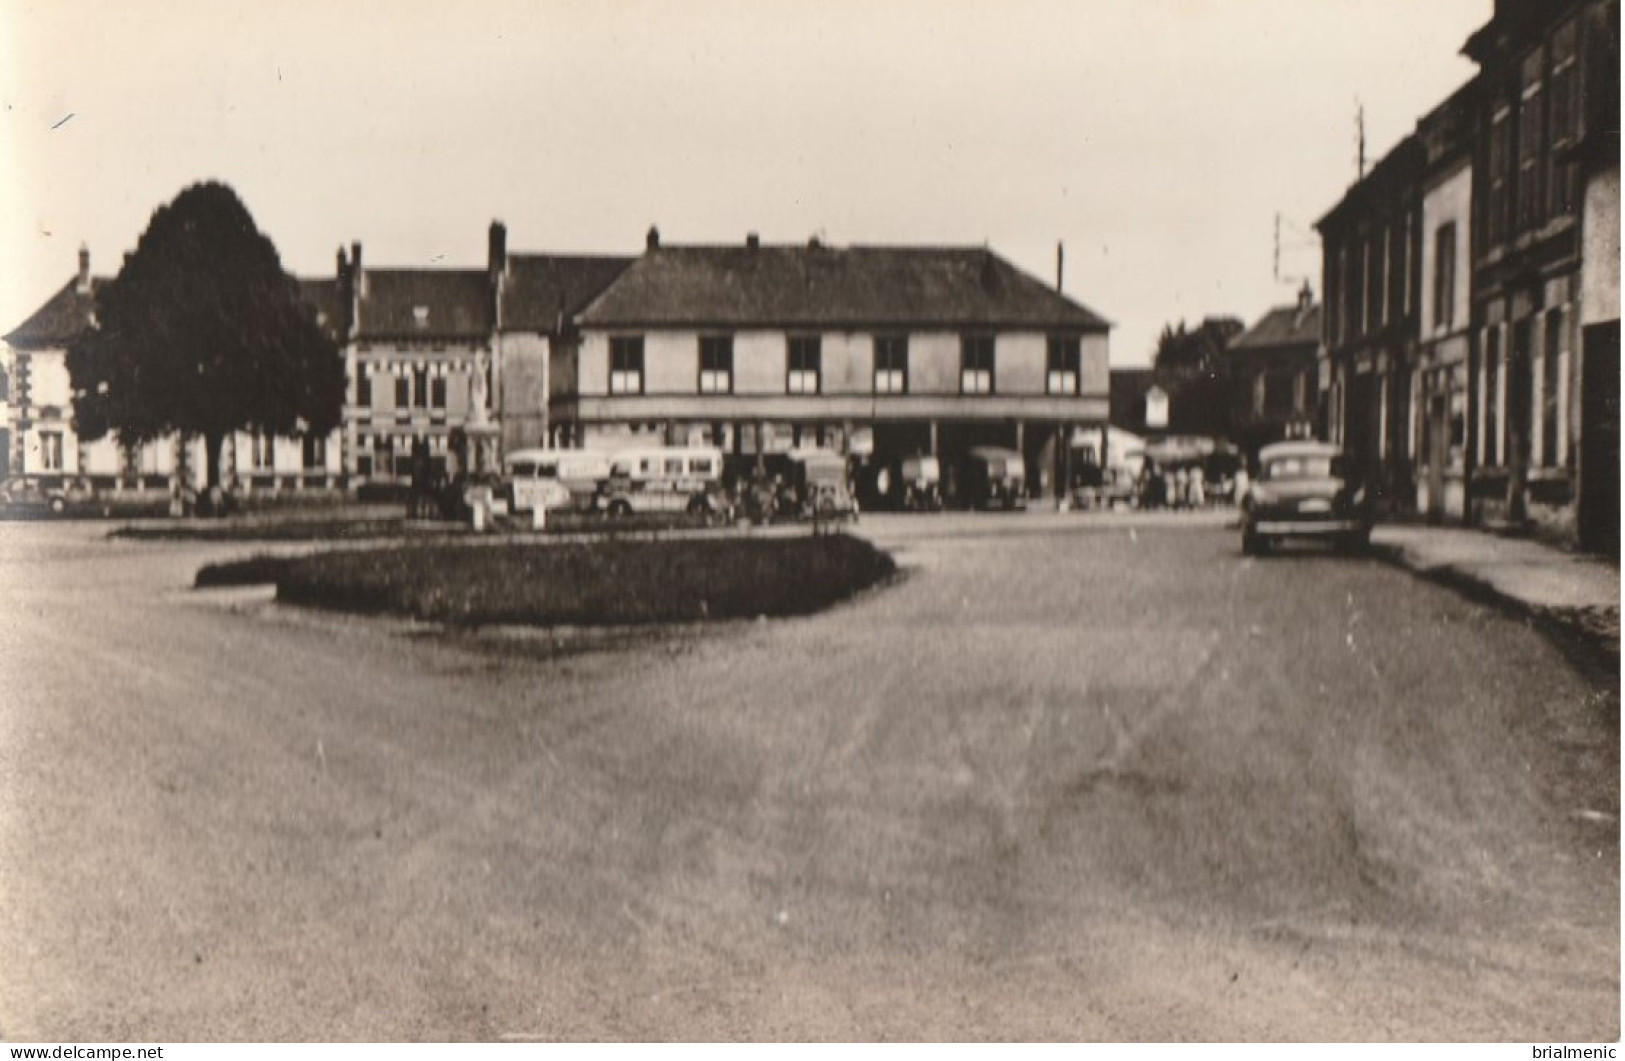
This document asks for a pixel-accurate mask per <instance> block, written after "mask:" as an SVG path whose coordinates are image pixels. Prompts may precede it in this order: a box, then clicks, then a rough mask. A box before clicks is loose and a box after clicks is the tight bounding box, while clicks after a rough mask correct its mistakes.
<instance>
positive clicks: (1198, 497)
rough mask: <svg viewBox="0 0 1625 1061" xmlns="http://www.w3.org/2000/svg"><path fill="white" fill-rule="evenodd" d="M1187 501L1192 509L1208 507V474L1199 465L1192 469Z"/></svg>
mask: <svg viewBox="0 0 1625 1061" xmlns="http://www.w3.org/2000/svg"><path fill="white" fill-rule="evenodd" d="M1187 493H1188V497H1187V499H1186V500H1187V501H1188V502H1189V504H1190V506H1191V507H1192V508H1206V507H1207V474H1206V473H1205V472H1203V471H1202V466H1201V465H1200V464H1198V465H1197V466H1196V467H1194V468H1192V469H1191V476H1190V483H1189V484H1188V486H1187Z"/></svg>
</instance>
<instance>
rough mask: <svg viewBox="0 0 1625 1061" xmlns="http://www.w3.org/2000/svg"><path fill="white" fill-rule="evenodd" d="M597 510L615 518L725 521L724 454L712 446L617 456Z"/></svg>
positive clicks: (645, 449) (644, 449) (665, 448)
mask: <svg viewBox="0 0 1625 1061" xmlns="http://www.w3.org/2000/svg"><path fill="white" fill-rule="evenodd" d="M593 508H594V510H595V511H598V512H604V513H607V514H608V515H611V516H630V515H632V514H633V513H634V512H687V513H688V514H690V515H698V516H705V517H707V518H711V517H715V516H724V515H726V514H727V512H728V503H727V499H726V498H725V496H724V494H723V491H722V451H721V450H720V449H717V448H715V447H713V446H639V447H629V448H626V449H618V450H615V451H613V453H612V454H611V456H610V458H609V474H608V476H607V477H606V478H605V479H604V481H603V482H602V483H600V484H599V487H598V493H597V496H596V497H595V498H594V504H593Z"/></svg>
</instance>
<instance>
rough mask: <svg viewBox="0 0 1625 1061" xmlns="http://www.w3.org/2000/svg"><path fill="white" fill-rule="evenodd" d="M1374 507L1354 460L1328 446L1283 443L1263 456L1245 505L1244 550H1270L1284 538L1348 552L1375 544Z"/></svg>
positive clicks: (1261, 453)
mask: <svg viewBox="0 0 1625 1061" xmlns="http://www.w3.org/2000/svg"><path fill="white" fill-rule="evenodd" d="M1371 523H1372V507H1371V503H1370V498H1369V497H1368V496H1367V494H1366V489H1365V486H1364V485H1363V484H1362V483H1361V482H1360V481H1359V477H1358V476H1357V475H1355V474H1353V473H1352V471H1351V469H1350V462H1349V459H1348V457H1347V456H1346V455H1345V454H1344V453H1343V451H1342V450H1340V449H1339V448H1338V447H1336V446H1334V445H1331V444H1330V443H1326V442H1278V443H1276V444H1274V445H1272V446H1265V447H1264V448H1263V449H1262V450H1260V451H1259V454H1258V476H1257V477H1256V478H1255V479H1253V480H1252V483H1251V485H1250V486H1249V487H1248V489H1247V494H1246V496H1245V497H1243V499H1242V505H1241V548H1242V551H1243V552H1245V553H1247V554H1248V555H1251V556H1256V555H1260V554H1262V553H1265V552H1268V551H1269V548H1270V546H1271V545H1273V544H1274V543H1276V542H1277V541H1280V540H1281V539H1283V538H1319V539H1322V540H1325V541H1331V542H1333V543H1335V544H1338V545H1341V546H1343V547H1344V548H1348V549H1360V548H1364V547H1365V546H1366V545H1367V544H1369V543H1370V541H1371Z"/></svg>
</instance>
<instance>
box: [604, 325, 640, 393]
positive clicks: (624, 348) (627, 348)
mask: <svg viewBox="0 0 1625 1061" xmlns="http://www.w3.org/2000/svg"><path fill="white" fill-rule="evenodd" d="M609 393H611V394H642V393H643V336H641V335H627V336H621V337H620V338H617V339H611V340H610V341H609Z"/></svg>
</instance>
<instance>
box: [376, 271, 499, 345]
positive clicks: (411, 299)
mask: <svg viewBox="0 0 1625 1061" xmlns="http://www.w3.org/2000/svg"><path fill="white" fill-rule="evenodd" d="M362 290H363V292H364V293H363V295H362V298H361V313H360V318H361V319H360V326H359V328H358V329H357V332H358V334H359V336H360V337H361V338H363V339H383V338H390V339H400V338H415V339H467V338H472V337H476V336H489V335H490V334H491V329H492V326H493V321H492V310H493V309H494V307H493V306H492V304H491V301H492V300H491V280H490V275H489V274H488V273H487V272H486V271H485V270H484V269H367V270H365V273H364V279H363V281H362Z"/></svg>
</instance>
